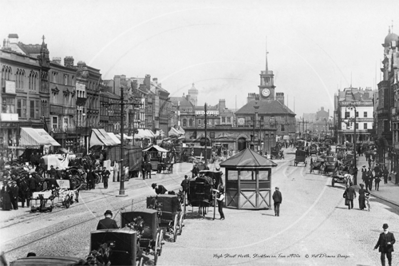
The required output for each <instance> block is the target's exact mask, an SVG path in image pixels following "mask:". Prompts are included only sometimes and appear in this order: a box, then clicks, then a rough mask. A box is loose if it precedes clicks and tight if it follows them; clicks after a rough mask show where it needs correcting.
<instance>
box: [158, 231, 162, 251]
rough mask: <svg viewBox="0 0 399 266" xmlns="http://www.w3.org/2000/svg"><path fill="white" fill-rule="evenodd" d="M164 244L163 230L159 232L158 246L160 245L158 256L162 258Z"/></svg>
mask: <svg viewBox="0 0 399 266" xmlns="http://www.w3.org/2000/svg"><path fill="white" fill-rule="evenodd" d="M162 242H163V230H162V229H161V230H160V232H159V240H158V243H159V244H158V245H159V249H158V256H161V254H162V247H163V246H162Z"/></svg>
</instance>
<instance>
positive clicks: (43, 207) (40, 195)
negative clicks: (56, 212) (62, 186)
mask: <svg viewBox="0 0 399 266" xmlns="http://www.w3.org/2000/svg"><path fill="white" fill-rule="evenodd" d="M54 198H55V197H54V195H53V192H52V191H51V190H46V191H41V192H33V193H32V197H31V199H30V206H31V207H30V211H31V212H36V211H39V212H48V211H49V212H52V211H53V208H54Z"/></svg>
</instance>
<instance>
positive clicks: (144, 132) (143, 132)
mask: <svg viewBox="0 0 399 266" xmlns="http://www.w3.org/2000/svg"><path fill="white" fill-rule="evenodd" d="M154 137H155V135H154V133H152V131H151V130H149V129H141V128H139V129H138V133H137V134H134V138H135V139H145V138H147V139H148V138H149V139H151V138H154Z"/></svg>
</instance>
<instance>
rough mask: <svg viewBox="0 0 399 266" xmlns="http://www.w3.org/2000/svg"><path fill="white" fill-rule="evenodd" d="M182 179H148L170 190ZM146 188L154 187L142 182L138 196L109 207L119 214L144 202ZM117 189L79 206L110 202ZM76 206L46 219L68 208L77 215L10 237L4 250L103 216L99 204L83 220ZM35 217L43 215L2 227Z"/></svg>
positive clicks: (8, 226)
mask: <svg viewBox="0 0 399 266" xmlns="http://www.w3.org/2000/svg"><path fill="white" fill-rule="evenodd" d="M182 173H183V174H184V172H182ZM177 179H178V180H177ZM180 180H181V176H180V173H179V176H171V177H170V178H166V179H162V178H161V179H159V178H153V179H150V180H148V181H150V182H151V183H152V182H157V183H160V184H164V185H166V186H169V187H171V189H170V190H172V189H176V187H178V186H179V185H180ZM135 185H136V184H135ZM145 188H149V189H150V190H151V191H152V188H150V187H149V185H148V184H145V183H144V184H140V185H139V186H135V187H134V190H132V191H131V192H132V194H133V195H136V198H133V199H132V198H126V199H125V200H123V201H119V202H114V203H113V204H114V205H118V206H117V207H116V206H112V207H111V208H109V209H112V210H113V211H117V213H116V214H118V213H119V211H121V210H122V209H127V208H128V207H129V206H132V203H133V202H134V204H135V206H137V204H139V205H141V204H142V203H144V202H145V201H146V198H147V196H148V191H146V190H145ZM117 191H118V189H113V190H111V191H107V193H100V194H99V195H101V197H100V198H99V197H96V198H93V199H90V200H89V201H85V202H83V201H82V203H84V205H83V204H81V205H78V206H79V207H81V206H82V207H84V206H86V207H87V204H90V205H92V204H93V203H97V202H98V201H99V200H101V202H102V204H108V203H109V199H110V198H115V194H111V193H113V192H117ZM146 194H147V195H146ZM120 199H123V198H120ZM121 204H122V205H121ZM97 205H100V204H97ZM75 208H76V207H75ZM75 208H70V209H60V210H59V211H57V212H54V213H51V215H50V216H46V217H45V219H46V220H47V221H51V219H52V218H56V217H57V216H58V217H59V215H60V213H63V214H64V213H65V211H68V210H69V211H71V212H73V211H74V213H73V214H74V215H75V217H70V216H73V215H68V216H67V218H68V219H67V220H64V221H61V222H59V223H53V224H51V225H49V226H48V227H45V228H40V229H38V230H34V231H31V232H28V233H27V234H23V235H20V236H17V237H15V238H13V239H10V240H8V241H5V242H3V243H2V246H3V247H4V248H3V251H4V252H6V253H8V254H9V253H15V252H18V250H23V249H24V248H26V247H29V246H31V245H36V244H37V243H40V242H41V241H45V240H46V239H48V238H52V237H54V236H57V235H58V234H62V233H64V232H65V231H67V230H69V229H72V230H73V229H74V228H76V227H79V226H82V225H84V224H86V223H89V222H91V221H93V220H94V219H98V218H100V217H102V212H101V211H100V212H99V211H98V210H97V211H95V210H94V209H96V208H97V209H98V208H101V207H99V206H93V207H90V208H89V210H90V211H91V214H92V215H90V218H88V219H87V218H86V219H83V220H81V219H80V218H81V217H82V216H79V213H83V212H79V211H77V210H76V209H75ZM73 209H75V210H73ZM93 210H94V211H93ZM71 212H69V214H71ZM96 213H101V214H96ZM76 217H77V218H76ZM35 219H37V220H38V221H37V222H40V221H39V219H43V216H40V215H38V216H34V217H32V218H30V219H29V220H26V219H25V220H22V221H18V222H17V223H13V224H11V225H7V226H3V227H2V228H1V229H5V228H6V229H7V230H10V229H11V230H12V229H13V228H12V226H13V225H14V226H15V225H16V226H18V224H23V223H29V222H30V221H33V220H35ZM75 219H76V220H77V222H76V221H75ZM20 226H23V225H20ZM14 230H15V229H14ZM16 245H17V246H16ZM7 247H9V248H7Z"/></svg>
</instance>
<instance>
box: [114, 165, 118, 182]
mask: <svg viewBox="0 0 399 266" xmlns="http://www.w3.org/2000/svg"><path fill="white" fill-rule="evenodd" d="M115 180H116V181H115ZM114 182H119V164H118V162H117V161H114Z"/></svg>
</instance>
